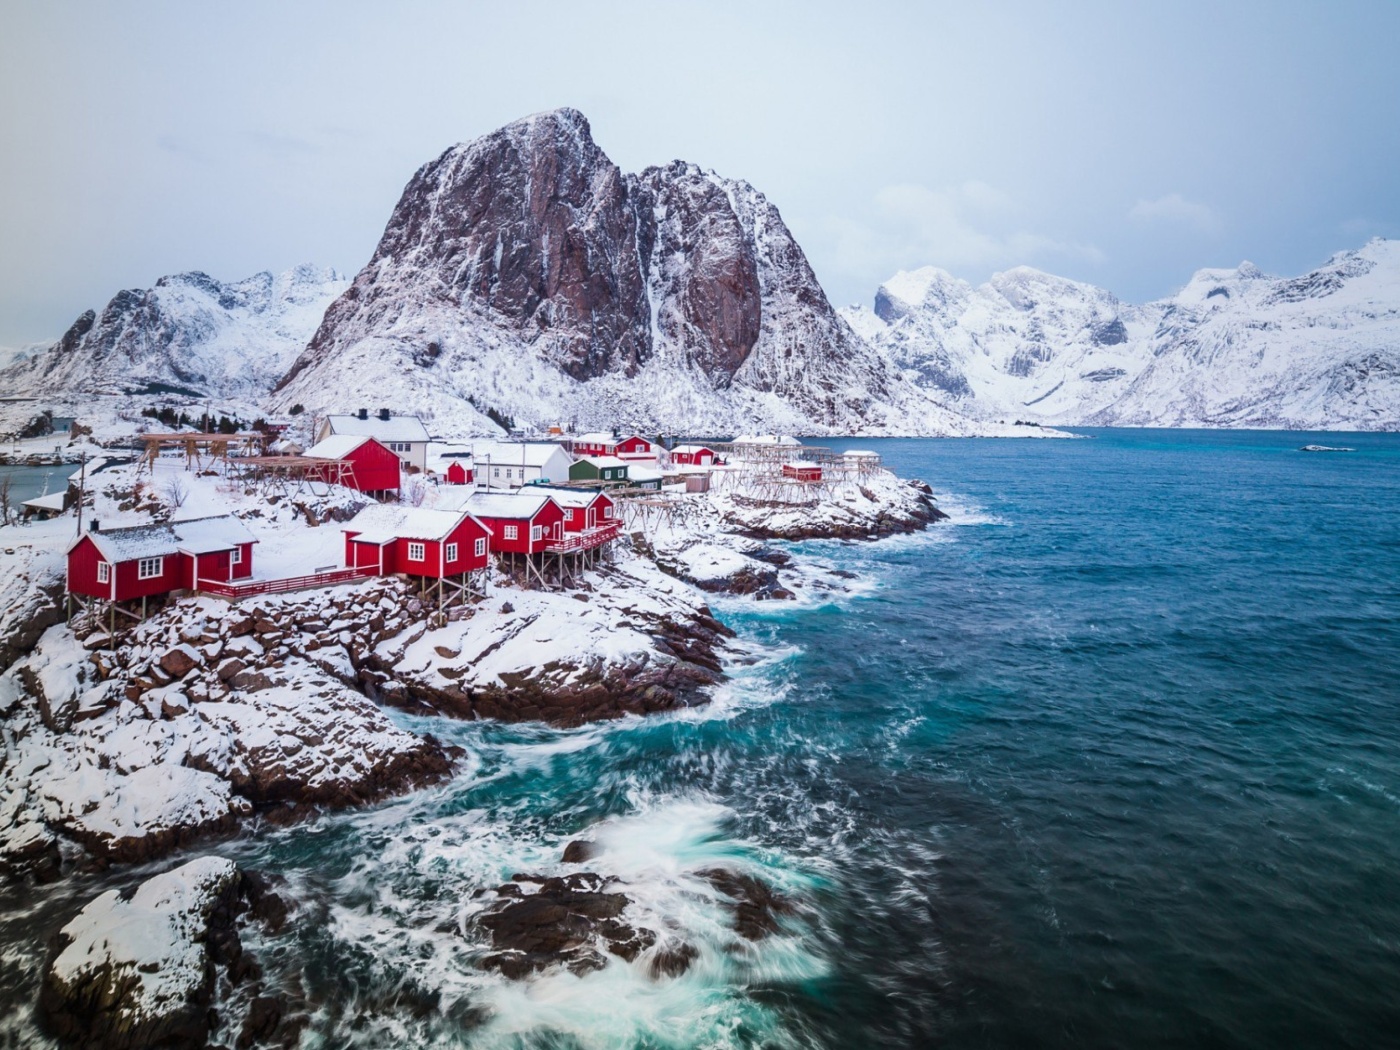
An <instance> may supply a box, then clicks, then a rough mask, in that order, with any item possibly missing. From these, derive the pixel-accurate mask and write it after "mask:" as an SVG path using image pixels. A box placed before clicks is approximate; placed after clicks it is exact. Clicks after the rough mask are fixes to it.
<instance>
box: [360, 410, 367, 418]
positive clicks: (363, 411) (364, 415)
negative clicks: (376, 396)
mask: <svg viewBox="0 0 1400 1050" xmlns="http://www.w3.org/2000/svg"><path fill="white" fill-rule="evenodd" d="M360 418H361V419H368V418H369V409H367V408H362V409H360Z"/></svg>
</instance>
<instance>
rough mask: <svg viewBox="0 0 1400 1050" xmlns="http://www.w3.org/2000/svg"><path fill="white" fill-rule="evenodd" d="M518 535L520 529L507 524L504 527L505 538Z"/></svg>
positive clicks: (512, 537)
mask: <svg viewBox="0 0 1400 1050" xmlns="http://www.w3.org/2000/svg"><path fill="white" fill-rule="evenodd" d="M519 535H520V531H519V530H518V529H517V528H516V527H515V526H514V525H507V526H506V529H505V539H508V540H513V539H515V538H516V537H518V536H519Z"/></svg>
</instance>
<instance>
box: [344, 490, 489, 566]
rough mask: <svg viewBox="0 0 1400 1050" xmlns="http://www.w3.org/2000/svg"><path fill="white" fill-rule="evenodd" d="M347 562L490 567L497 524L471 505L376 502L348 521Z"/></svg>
mask: <svg viewBox="0 0 1400 1050" xmlns="http://www.w3.org/2000/svg"><path fill="white" fill-rule="evenodd" d="M342 531H344V533H345V565H346V567H347V568H351V569H366V568H375V569H377V570H378V571H379V573H380V575H388V574H391V573H403V574H405V575H408V576H423V577H434V578H438V579H441V578H444V577H448V576H462V575H464V574H466V573H471V572H477V571H479V570H481V569H484V568H486V563H487V560H488V558H489V556H490V540H491V530H490V529H489V528H488V527H487V525H486V523H485V522H483V521H482V520H481V519H480V518H478V517H476V516H475V515H474V514H472V513H471V511H469V510H467V509H465V508H463V509H459V510H439V509H435V508H428V507H405V506H402V505H400V504H395V503H374V504H371V505H370V506H368V507H365V508H364V509H362V510H361V511H360V512H359V513H358V514H356V515H355V516H354V517H353V518H351V519H350V520H349V521H347V522H346V523H345V525H344V528H343V530H342Z"/></svg>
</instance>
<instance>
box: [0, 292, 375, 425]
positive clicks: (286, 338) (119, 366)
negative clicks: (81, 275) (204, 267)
mask: <svg viewBox="0 0 1400 1050" xmlns="http://www.w3.org/2000/svg"><path fill="white" fill-rule="evenodd" d="M347 284H348V282H347V281H346V280H345V278H343V277H342V276H341V275H339V274H337V273H336V272H335V271H334V270H329V269H320V268H317V267H312V266H298V267H295V268H294V269H291V270H288V271H286V272H285V273H281V274H278V275H276V276H274V275H272V274H270V273H259V274H255V275H254V276H252V277H249V278H247V279H245V280H242V281H237V282H234V283H231V284H225V283H222V282H220V281H217V280H215V279H214V278H212V277H210V276H208V275H207V274H203V273H197V272H196V273H183V274H176V275H174V276H171V277H162V278H161V279H160V280H159V281H157V282H156V284H155V287H153V288H150V289H147V290H145V291H133V290H128V291H122V292H118V293H117V294H116V296H114V297H113V299H112V301H111V302H109V303H108V304H107V306H106V307H105V308H104V309H103V310H102V312H101V314H100V315H99V314H98V313H96V312H95V311H92V310H89V311H87V312H86V313H84V314H83V315H82V316H81V317H79V318H78V320H77V321H75V322H74V323H73V326H72V327H71V328H69V330H68V331H67V333H65V334H64V336H63V338H61V339H60V340H58V342H56V343H54V344H53V345H52V346H50V347H48V348H46V349H44V350H42V351H40V352H37V353H35V354H33V356H31V357H29V358H28V359H26V360H20V361H17V362H15V363H12V364H10V365H9V366H8V367H5V368H3V370H0V395H5V396H26V395H36V394H37V395H44V396H48V397H54V396H62V395H65V394H68V395H71V394H89V393H136V392H142V391H146V390H150V391H152V392H157V391H160V390H164V389H176V390H179V391H183V392H186V393H190V394H194V395H197V396H209V397H242V398H245V399H248V400H252V399H255V398H256V397H259V396H261V395H262V394H264V393H266V391H267V390H268V389H269V388H271V386H272V384H273V383H274V382H276V380H277V377H278V376H280V375H282V374H283V373H284V372H285V371H286V369H287V368H288V366H289V365H290V364H291V362H292V361H293V360H294V359H295V358H296V355H297V354H298V353H299V352H300V351H301V349H302V348H303V347H304V346H305V345H306V341H307V340H308V339H309V338H310V337H311V333H312V332H314V331H315V330H316V326H317V325H318V324H319V323H320V321H321V315H322V314H323V313H324V312H325V309H326V307H327V306H328V305H329V304H330V303H331V301H332V300H333V299H334V298H335V297H336V296H337V295H339V294H340V293H341V292H342V291H344V290H345V287H346V285H347Z"/></svg>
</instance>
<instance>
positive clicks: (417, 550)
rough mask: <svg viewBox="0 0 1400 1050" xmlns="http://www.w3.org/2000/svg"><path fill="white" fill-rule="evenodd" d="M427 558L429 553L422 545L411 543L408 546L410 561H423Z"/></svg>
mask: <svg viewBox="0 0 1400 1050" xmlns="http://www.w3.org/2000/svg"><path fill="white" fill-rule="evenodd" d="M427 556H428V554H427V551H426V550H425V549H424V547H423V544H421V543H410V544H409V545H408V560H409V561H422V560H423V559H424V558H426V557H427Z"/></svg>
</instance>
